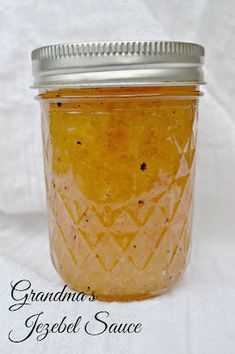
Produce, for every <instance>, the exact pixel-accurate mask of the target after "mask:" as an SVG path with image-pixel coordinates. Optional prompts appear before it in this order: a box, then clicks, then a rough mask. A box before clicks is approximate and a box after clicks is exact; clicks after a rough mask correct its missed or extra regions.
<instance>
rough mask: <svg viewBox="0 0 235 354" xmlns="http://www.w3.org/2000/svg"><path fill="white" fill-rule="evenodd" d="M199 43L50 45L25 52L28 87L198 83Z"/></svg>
mask: <svg viewBox="0 0 235 354" xmlns="http://www.w3.org/2000/svg"><path fill="white" fill-rule="evenodd" d="M204 55H205V50H204V47H203V46H201V45H199V44H196V43H189V42H174V41H116V42H87V43H77V44H66V43H64V44H55V45H48V46H44V47H40V48H37V49H34V50H33V51H32V54H31V59H32V71H33V76H34V84H33V87H35V88H38V87H50V86H53V87H54V86H57V87H64V86H66V87H71V86H72V87H86V86H112V85H114V86H116V85H147V84H149V85H154V84H155V85H160V84H161V83H166V82H171V83H183V82H185V84H187V82H190V84H192V83H203V82H204V75H203V71H202V65H203V62H204Z"/></svg>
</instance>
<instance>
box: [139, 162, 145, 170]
mask: <svg viewBox="0 0 235 354" xmlns="http://www.w3.org/2000/svg"><path fill="white" fill-rule="evenodd" d="M146 168H147V164H146V163H145V162H142V164H141V165H140V169H141V170H142V171H144V170H146Z"/></svg>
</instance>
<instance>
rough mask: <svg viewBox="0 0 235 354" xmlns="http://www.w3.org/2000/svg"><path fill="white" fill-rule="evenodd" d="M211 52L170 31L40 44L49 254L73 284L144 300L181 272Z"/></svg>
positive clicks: (37, 71)
mask: <svg viewBox="0 0 235 354" xmlns="http://www.w3.org/2000/svg"><path fill="white" fill-rule="evenodd" d="M203 59H204V48H203V47H202V46H200V45H197V44H192V43H183V42H162V41H151V42H102V43H85V44H61V45H60V44H59V45H51V46H47V47H42V48H38V49H35V50H34V51H33V52H32V62H33V75H34V78H35V81H34V85H33V87H34V88H37V89H39V95H38V97H37V98H38V100H39V101H40V104H41V112H42V138H43V139H42V141H43V152H44V170H45V181H46V195H47V205H48V219H49V236H50V250H51V257H52V261H53V264H54V266H55V268H56V270H57V272H58V273H59V274H60V276H61V277H62V278H63V280H64V281H65V282H66V283H67V284H68V285H69V286H70V287H71V288H72V289H74V290H76V291H79V292H85V293H91V292H94V294H95V296H96V298H97V299H100V300H105V301H130V300H140V299H145V298H149V297H153V296H156V295H159V294H161V293H163V292H165V291H167V290H168V289H170V288H171V287H172V286H173V285H174V284H175V283H176V282H177V281H178V279H179V278H180V277H181V275H182V273H183V271H184V269H185V267H186V264H187V259H188V254H189V249H190V243H191V232H192V208H193V188H194V174H195V151H196V134H197V117H198V99H199V96H200V95H201V92H200V89H199V85H200V84H203V83H204V79H203V71H202V65H203Z"/></svg>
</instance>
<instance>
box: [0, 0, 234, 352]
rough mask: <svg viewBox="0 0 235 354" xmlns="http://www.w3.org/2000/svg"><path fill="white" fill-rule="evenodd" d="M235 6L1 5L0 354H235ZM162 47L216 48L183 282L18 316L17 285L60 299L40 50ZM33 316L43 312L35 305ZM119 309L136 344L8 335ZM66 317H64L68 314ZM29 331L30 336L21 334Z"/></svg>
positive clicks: (203, 110)
mask: <svg viewBox="0 0 235 354" xmlns="http://www.w3.org/2000/svg"><path fill="white" fill-rule="evenodd" d="M234 33H235V3H234V1H233V0H224V1H219V0H217V1H215V0H191V1H189V0H170V1H159V0H132V1H131V0H113V1H112V0H96V1H95V0H94V1H91V0H80V1H76V0H67V1H65V0H64V1H56V0H51V1H47V0H41V1H36V0H35V1H33V0H21V1H17V0H10V1H7V2H1V4H0V45H1V50H0V83H1V85H0V97H1V99H0V162H1V163H0V178H1V180H0V181H1V183H0V264H1V269H2V276H1V278H0V279H1V281H0V307H1V317H0V325H1V326H3V327H2V329H1V328H0V353H1V354H8V353H13V352H14V353H15V352H20V351H21V352H22V353H23V354H28V353H30V354H31V353H34V352H36V353H39V354H40V353H52V354H54V353H56V354H57V353H59V354H60V353H61V354H62V353H67V352H71V353H88V354H90V353H109V352H110V353H142V352H143V351H145V352H146V353H150V354H152V353H157V354H158V353H159V354H170V353H175V354H212V353H213V354H217V353H223V354H233V353H235V316H234V315H235V302H234V299H235V257H234V252H235V238H234V234H235V232H234V231H235V216H234V215H235V118H234V116H235V104H234V92H235V68H234V60H235V38H234ZM117 39H128V40H130V39H141V40H144V39H164V40H182V41H191V42H198V43H200V44H203V45H204V46H205V48H206V66H205V71H206V81H207V82H208V84H207V87H205V88H203V91H205V96H204V97H203V98H202V99H201V102H200V103H201V105H200V117H199V135H198V155H197V178H196V194H195V197H196V203H195V218H194V233H193V240H194V241H193V247H192V257H191V262H190V265H189V268H188V271H187V272H186V275H185V277H184V279H183V281H182V282H181V283H180V284H179V285H178V286H177V287H176V288H175V289H173V291H171V292H170V293H169V294H166V295H164V296H162V297H160V298H157V299H154V300H149V301H145V302H140V303H130V304H104V303H99V302H96V303H95V304H92V306H91V305H85V304H82V305H79V306H78V307H75V306H74V304H60V305H53V304H49V305H46V304H36V305H35V304H34V305H32V306H31V307H30V306H29V309H28V308H27V309H26V310H24V311H23V310H22V312H21V311H19V312H16V313H15V314H12V313H10V312H9V311H8V306H9V303H10V281H11V280H18V279H20V278H29V279H30V280H31V281H32V284H33V288H35V290H36V289H37V290H38V291H39V290H40V289H41V290H44V291H46V290H47V291H58V290H59V289H60V288H61V286H62V282H61V281H60V279H59V278H58V276H57V274H56V273H55V271H54V269H53V267H52V265H51V262H50V259H49V250H48V243H47V228H46V227H47V225H46V217H45V191H44V177H43V165H42V148H41V131H40V111H39V105H38V103H37V102H35V101H34V100H33V97H34V95H36V91H32V90H30V89H29V86H30V85H31V83H32V77H31V63H30V52H31V50H32V49H33V48H35V47H38V46H41V45H45V44H52V43H58V42H77V41H93V40H117ZM32 308H33V309H32ZM37 309H39V310H40V311H41V310H43V311H45V313H46V315H47V319H48V320H49V321H50V322H52V321H55V320H56V319H59V317H58V315H60V314H61V316H62V313H65V314H66V315H68V316H69V315H71V314H74V313H76V312H80V311H82V312H83V313H84V314H89V313H90V314H93V313H94V312H95V311H96V310H97V309H98V310H109V311H110V313H111V314H112V315H113V318H114V319H115V320H116V321H117V320H119V321H122V322H125V321H128V320H131V321H141V322H142V323H143V327H144V331H143V332H142V333H141V334H138V335H135V336H128V335H116V336H115V335H113V336H112V335H107V336H100V337H98V338H91V337H88V336H85V335H83V334H80V335H79V336H72V337H71V336H69V335H67V336H66V335H64V336H62V335H54V336H53V337H51V338H48V339H47V340H45V341H43V342H41V343H37V342H35V339H32V340H29V341H26V342H25V343H23V344H18V345H14V344H12V343H10V342H9V341H8V339H7V333H8V332H9V331H10V329H11V328H12V322H13V321H15V322H14V323H15V324H14V328H16V327H17V326H19V331H20V329H21V331H22V335H23V333H24V332H23V322H24V320H25V318H26V317H27V315H28V316H29V314H30V313H36V311H37ZM61 316H60V317H61ZM19 333H21V332H19Z"/></svg>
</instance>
